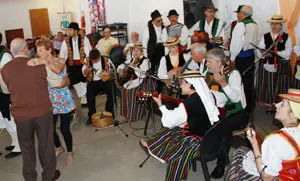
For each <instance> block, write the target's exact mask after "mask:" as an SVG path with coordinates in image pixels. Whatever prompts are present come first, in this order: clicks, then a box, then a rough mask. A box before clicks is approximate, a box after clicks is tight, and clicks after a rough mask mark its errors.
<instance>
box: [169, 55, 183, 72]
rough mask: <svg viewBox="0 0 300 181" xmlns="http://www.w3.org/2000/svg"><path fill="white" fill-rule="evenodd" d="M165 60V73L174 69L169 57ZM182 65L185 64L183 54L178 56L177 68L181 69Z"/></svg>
mask: <svg viewBox="0 0 300 181" xmlns="http://www.w3.org/2000/svg"><path fill="white" fill-rule="evenodd" d="M165 58H166V66H167V72H169V71H170V70H172V69H173V68H176V67H174V66H173V65H172V63H171V59H170V55H167V56H165ZM184 64H185V60H184V57H183V54H179V62H178V67H182V66H183V65H184Z"/></svg>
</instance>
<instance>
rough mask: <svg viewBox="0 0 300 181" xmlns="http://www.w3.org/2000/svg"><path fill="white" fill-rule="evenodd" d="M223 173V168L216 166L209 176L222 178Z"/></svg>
mask: <svg viewBox="0 0 300 181" xmlns="http://www.w3.org/2000/svg"><path fill="white" fill-rule="evenodd" d="M224 173H225V168H224V167H221V166H218V165H217V166H216V168H215V169H214V171H212V173H211V174H210V177H211V178H215V179H218V178H221V177H223V175H224Z"/></svg>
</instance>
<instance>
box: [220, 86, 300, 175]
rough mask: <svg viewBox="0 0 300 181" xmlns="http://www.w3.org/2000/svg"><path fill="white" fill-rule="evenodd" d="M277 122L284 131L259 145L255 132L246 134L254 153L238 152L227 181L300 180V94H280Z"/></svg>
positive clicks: (243, 149) (243, 150) (298, 91)
mask: <svg viewBox="0 0 300 181" xmlns="http://www.w3.org/2000/svg"><path fill="white" fill-rule="evenodd" d="M279 97H281V98H282V99H283V100H282V101H281V102H279V103H277V104H276V114H275V118H276V119H277V120H279V121H280V122H281V123H282V124H283V126H284V128H282V129H280V130H278V131H275V132H273V133H271V134H270V135H268V136H267V137H266V138H265V140H264V142H263V143H262V146H261V149H260V144H259V143H258V141H257V139H256V134H255V132H254V130H249V131H247V138H248V139H249V141H250V143H251V145H252V149H253V150H252V151H249V149H246V148H240V149H237V150H236V151H235V152H234V154H233V159H232V162H231V164H230V165H229V168H228V171H227V174H226V176H225V180H244V181H247V180H249V181H250V180H251V181H252V180H265V181H269V180H284V181H296V180H300V173H299V171H300V159H299V158H300V146H299V144H300V126H299V122H300V90H299V89H289V91H288V93H287V94H279Z"/></svg>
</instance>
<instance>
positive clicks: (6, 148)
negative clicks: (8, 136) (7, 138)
mask: <svg viewBox="0 0 300 181" xmlns="http://www.w3.org/2000/svg"><path fill="white" fill-rule="evenodd" d="M14 148H15V146H12V145H10V146H7V147H5V150H6V151H11V150H13V149H14Z"/></svg>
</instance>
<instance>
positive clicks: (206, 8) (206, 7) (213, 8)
mask: <svg viewBox="0 0 300 181" xmlns="http://www.w3.org/2000/svg"><path fill="white" fill-rule="evenodd" d="M208 9H211V10H214V11H218V9H217V8H216V7H215V6H214V5H213V4H209V5H207V6H205V8H204V11H206V10H208Z"/></svg>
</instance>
